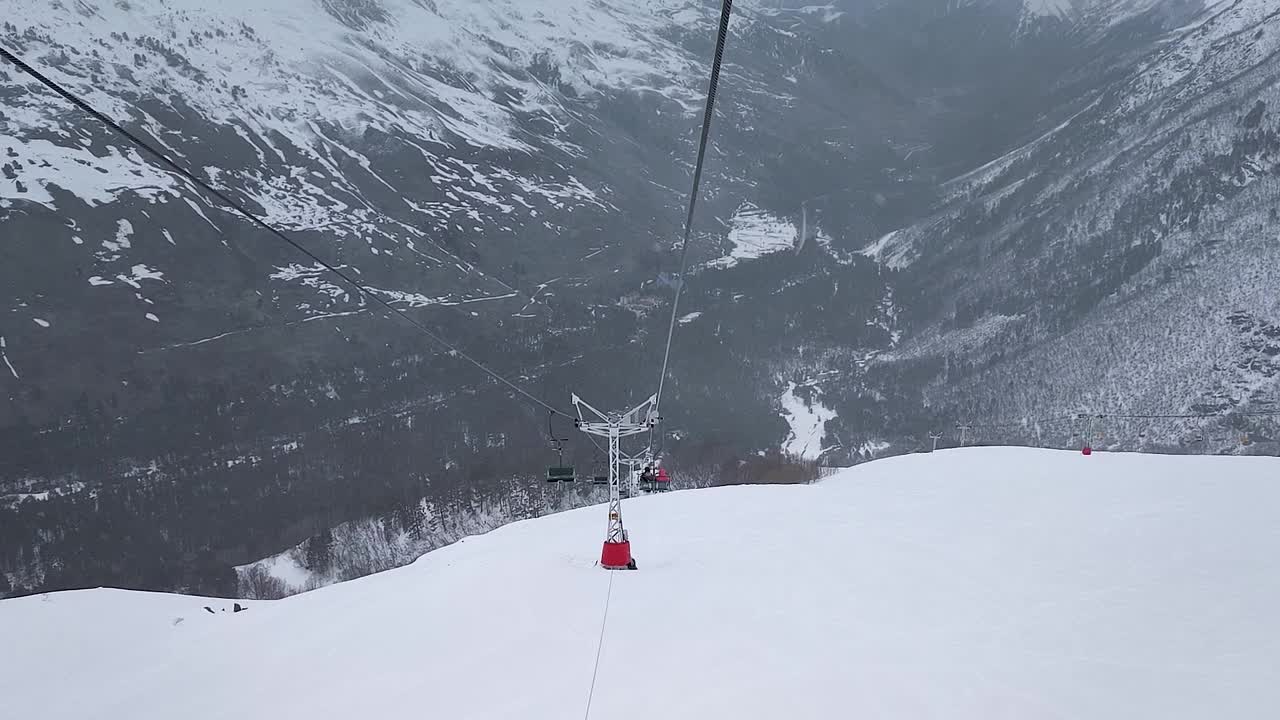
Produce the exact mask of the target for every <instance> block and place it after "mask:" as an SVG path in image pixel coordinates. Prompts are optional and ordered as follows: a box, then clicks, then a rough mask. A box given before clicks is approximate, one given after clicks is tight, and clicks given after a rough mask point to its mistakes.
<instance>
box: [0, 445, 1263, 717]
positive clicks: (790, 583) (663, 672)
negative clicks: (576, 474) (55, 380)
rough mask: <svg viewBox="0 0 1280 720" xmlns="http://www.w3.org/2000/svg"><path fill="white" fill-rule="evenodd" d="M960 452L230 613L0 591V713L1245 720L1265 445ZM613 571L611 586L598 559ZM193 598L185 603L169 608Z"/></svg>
mask: <svg viewBox="0 0 1280 720" xmlns="http://www.w3.org/2000/svg"><path fill="white" fill-rule="evenodd" d="M1278 462H1280V461H1277V460H1275V459H1268V458H1235V457H1231V458H1226V457H1224V458H1208V457H1191V458H1187V457H1164V456H1142V455H1111V454H1101V455H1096V456H1094V457H1091V458H1085V457H1081V456H1079V455H1076V454H1069V453H1063V452H1054V451H1042V450H1029V449H1006V448H993V449H967V450H961V451H946V452H938V453H936V454H933V455H914V456H905V457H898V458H893V459H890V460H885V461H881V462H876V463H871V464H867V465H863V466H860V467H858V468H855V469H853V470H850V471H847V472H845V473H844V474H842V475H840V476H837V477H835V478H833V479H831V480H829V481H826V482H824V483H822V484H820V485H816V486H807V487H804V486H801V487H776V486H774V487H736V488H723V489H716V490H707V491H696V492H684V493H675V494H673V495H670V496H665V497H657V498H646V499H643V500H638V501H635V502H631V503H630V504H629V505H628V507H627V519H628V521H629V523H630V527H631V531H632V534H633V539H634V541H635V548H636V553H637V557H638V560H639V563H640V568H641V569H640V571H639V572H635V573H618V574H615V575H613V576H612V578H611V577H610V574H608V573H605V572H603V571H601V570H598V569H596V568H594V567H592V565H593V561H594V559H595V555H596V551H597V550H598V548H599V541H600V536H601V534H602V532H603V530H604V527H603V519H604V518H603V517H602V511H601V510H600V509H598V508H592V509H587V510H582V511H574V512H569V513H564V514H561V515H557V516H552V517H547V518H543V519H540V520H536V521H528V522H522V523H517V524H514V525H510V526H507V527H504V528H502V529H500V530H497V531H495V532H493V533H490V534H488V535H485V536H481V537H475V538H471V539H468V540H466V541H464V542H462V543H459V544H457V545H453V546H451V547H448V548H445V549H443V550H440V551H437V552H433V553H430V554H428V555H427V556H425V557H423V558H422V559H421V560H420V561H418V562H417V563H415V564H414V565H411V566H409V567H405V568H402V569H400V570H396V571H392V572H388V573H383V574H381V575H376V576H371V577H368V578H365V579H362V580H358V581H354V582H350V583H346V584H342V585H336V586H332V587H329V588H324V589H322V590H318V591H315V592H313V593H308V594H305V595H301V596H297V597H294V598H291V599H289V600H284V601H279V602H275V603H255V604H251V606H250V607H249V609H248V612H244V613H240V614H232V613H231V612H225V613H224V612H220V611H221V610H222V608H223V607H224V606H225V605H226V604H227V603H225V602H219V603H217V604H215V605H211V607H212V608H213V609H214V610H215V611H219V612H215V613H213V614H210V613H208V612H206V611H204V610H203V609H202V607H201V606H203V605H205V604H209V601H206V600H202V599H198V598H188V597H180V596H162V595H148V594H136V593H124V592H120V591H110V590H97V591H87V592H73V593H62V594H55V595H51V596H48V597H47V598H46V599H42V598H40V597H31V598H24V599H18V600H6V601H4V602H0V637H2V638H4V643H5V652H4V653H3V654H0V697H4V698H5V703H6V708H5V709H6V711H7V712H8V713H9V714H11V716H12V717H23V718H27V717H32V718H34V717H39V718H48V719H50V720H53V719H57V718H77V719H80V718H129V719H130V720H135V719H137V720H141V719H143V718H166V719H168V718H174V717H182V718H187V719H188V720H197V719H199V718H215V717H216V718H225V717H232V716H234V717H270V718H309V719H313V718H350V717H405V716H407V714H412V715H413V716H421V717H442V718H444V717H447V718H458V719H460V718H514V717H520V718H555V719H557V720H560V719H562V718H566V717H580V716H581V715H582V713H583V709H584V705H585V702H586V699H587V691H588V687H589V685H590V681H591V675H592V663H593V661H594V659H595V656H596V642H597V639H598V637H599V635H600V624H601V617H602V613H603V611H604V606H605V602H606V598H607V597H610V598H611V603H610V606H609V612H608V621H607V626H606V628H605V633H604V645H603V652H602V654H601V656H600V666H599V679H598V682H597V685H596V690H595V698H594V705H593V708H592V712H591V717H596V718H614V719H617V718H709V717H733V718H776V717H782V716H786V717H796V718H816V717H884V718H897V719H905V718H925V717H930V718H932V717H947V718H982V719H983V720H987V719H990V718H1005V717H1008V718H1015V717H1016V718H1049V717H1088V718H1092V719H1095V720H1097V719H1101V718H1136V717H1142V718H1156V717H1158V718H1206V717H1241V718H1243V717H1262V716H1264V715H1265V713H1266V711H1267V709H1270V708H1274V707H1276V706H1277V704H1278V703H1280V619H1277V617H1276V615H1275V613H1274V608H1275V607H1276V606H1277V603H1280V573H1277V572H1276V571H1277V569H1278V568H1277V564H1276V560H1275V557H1276V549H1277V547H1280V531H1278V530H1277V526H1276V524H1275V522H1274V508H1275V507H1276V504H1277V502H1280V485H1277V484H1276V483H1275V482H1274V479H1275V477H1276V472H1277V470H1278V469H1280V464H1278ZM611 582H612V587H610V583H611ZM179 618H181V619H182V620H181V622H179Z"/></svg>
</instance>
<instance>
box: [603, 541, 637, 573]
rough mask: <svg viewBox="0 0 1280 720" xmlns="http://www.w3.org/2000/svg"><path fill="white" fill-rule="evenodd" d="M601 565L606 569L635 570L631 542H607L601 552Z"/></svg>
mask: <svg viewBox="0 0 1280 720" xmlns="http://www.w3.org/2000/svg"><path fill="white" fill-rule="evenodd" d="M600 567H602V568H604V569H605V570H635V569H636V565H635V561H634V560H632V559H631V543H630V542H617V543H611V542H606V543H605V544H604V550H603V551H601V553H600Z"/></svg>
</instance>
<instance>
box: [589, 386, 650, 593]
mask: <svg viewBox="0 0 1280 720" xmlns="http://www.w3.org/2000/svg"><path fill="white" fill-rule="evenodd" d="M573 407H574V409H575V410H577V412H578V419H577V420H576V421H575V422H574V424H575V425H576V426H577V428H578V429H579V430H581V431H582V432H584V433H587V434H588V435H598V436H600V437H604V438H608V439H609V526H608V530H607V531H606V532H605V536H604V549H603V550H602V551H601V553H600V567H603V568H605V569H606V570H635V569H636V561H635V559H634V558H632V557H631V538H630V537H628V535H627V530H626V528H625V527H624V526H623V524H622V465H623V460H624V458H623V455H622V449H621V444H622V442H621V441H622V438H624V437H630V436H632V435H640V434H641V433H646V432H649V431H650V430H652V429H653V428H654V426H656V425H657V424H658V396H657V395H656V394H654V395H651V396H649V399H648V400H645V401H644V402H643V403H640V404H639V405H637V406H636V407H634V408H632V409H631V410H628V411H627V412H625V413H616V412H614V413H602V412H600V411H599V410H597V409H595V408H593V407H591V406H590V405H588V404H587V403H585V402H583V400H582V398H580V397H578V396H577V395H576V394H575V395H573ZM627 459H628V460H630V458H627ZM627 465H628V476H630V475H631V472H630V463H628V464H627ZM628 482H629V480H628Z"/></svg>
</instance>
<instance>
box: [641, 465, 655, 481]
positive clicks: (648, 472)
mask: <svg viewBox="0 0 1280 720" xmlns="http://www.w3.org/2000/svg"><path fill="white" fill-rule="evenodd" d="M656 479H657V476H656V475H654V474H653V468H651V467H649V466H648V465H645V466H644V472H642V473H640V482H642V483H646V484H650V483H653V481H654V480H656Z"/></svg>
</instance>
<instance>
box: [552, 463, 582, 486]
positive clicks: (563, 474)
mask: <svg viewBox="0 0 1280 720" xmlns="http://www.w3.org/2000/svg"><path fill="white" fill-rule="evenodd" d="M577 479H578V476H577V474H576V473H575V472H574V469H573V466H572V465H562V466H560V467H549V468H547V482H573V481H575V480H577Z"/></svg>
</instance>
